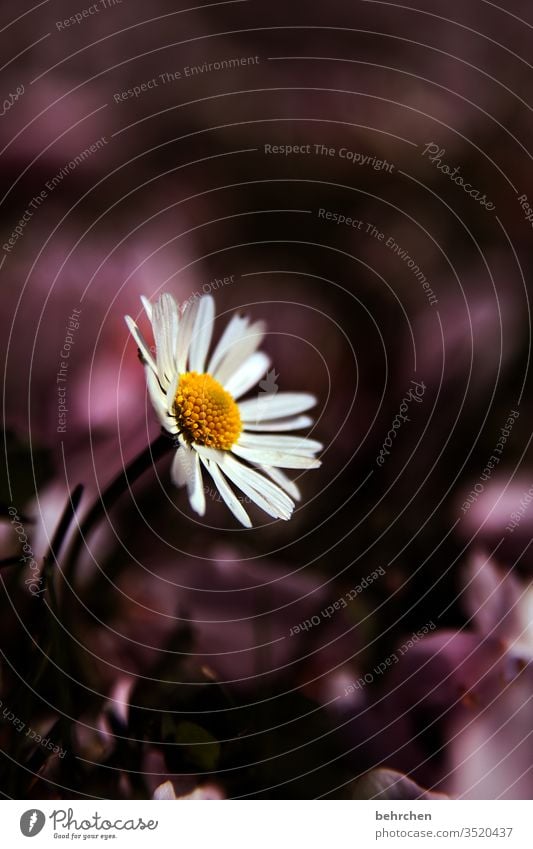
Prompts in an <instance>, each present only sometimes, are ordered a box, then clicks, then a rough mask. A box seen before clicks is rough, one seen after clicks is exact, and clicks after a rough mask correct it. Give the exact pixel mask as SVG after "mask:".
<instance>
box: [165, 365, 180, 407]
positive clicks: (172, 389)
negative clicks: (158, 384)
mask: <svg viewBox="0 0 533 849" xmlns="http://www.w3.org/2000/svg"><path fill="white" fill-rule="evenodd" d="M179 380H180V376H179V373H178V372H176V373H175V374H174V376H173V378H172V380H171V381H170V383H169V384H168V389H167V396H166V407H167V411H168V412H169V413H170V414H171V415H173V414H174V402H175V400H176V393H177V391H178V383H179Z"/></svg>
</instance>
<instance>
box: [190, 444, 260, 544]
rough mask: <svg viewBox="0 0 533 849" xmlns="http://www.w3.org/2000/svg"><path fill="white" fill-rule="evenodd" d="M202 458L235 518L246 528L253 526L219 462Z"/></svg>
mask: <svg viewBox="0 0 533 849" xmlns="http://www.w3.org/2000/svg"><path fill="white" fill-rule="evenodd" d="M201 459H202V463H203V464H204V466H205V467H206V469H207V471H208V472H209V474H210V475H211V477H212V478H213V481H214V484H215V486H216V488H217V489H218V491H219V493H220V495H221V496H222V499H223V500H224V502H225V503H226V505H227V506H228V507H229V509H230V510H231V512H232V513H233V515H234V516H235V518H236V519H238V521H239V522H241V524H242V525H244V527H245V528H251V527H252V522H251V520H250V517H249V515H248V513H247V512H246V510H245V509H244V507H243V506H242V504H241V502H240V501H239V499H238V498H237V496H236V495H235V493H234V492H233V490H232V488H231V487H230V486H229V484H228V483H227V481H226V479H225V478H224V476H223V475H222V473H221V471H220V469H219V468H218V466H217V464H216V463H214V462H213V461H212V460H207V459H205V458H204V457H202V458H201Z"/></svg>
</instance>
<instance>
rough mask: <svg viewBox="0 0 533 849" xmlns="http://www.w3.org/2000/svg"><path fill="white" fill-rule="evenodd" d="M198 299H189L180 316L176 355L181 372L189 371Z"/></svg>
mask: <svg viewBox="0 0 533 849" xmlns="http://www.w3.org/2000/svg"><path fill="white" fill-rule="evenodd" d="M198 301H199V299H198V298H195V299H193V300H192V301H187V303H186V304H185V306H184V307H183V312H182V315H181V318H180V329H179V333H178V353H177V357H176V366H177V369H178V371H179V372H180V374H181V373H183V372H184V371H187V358H188V355H189V348H190V344H191V337H192V332H193V328H194V323H195V320H196V313H197V312H198Z"/></svg>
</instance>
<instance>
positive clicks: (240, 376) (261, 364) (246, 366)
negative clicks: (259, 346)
mask: <svg viewBox="0 0 533 849" xmlns="http://www.w3.org/2000/svg"><path fill="white" fill-rule="evenodd" d="M269 366H270V357H267V355H266V354H265V353H263V352H262V351H257V352H256V353H255V354H252V356H251V357H248V359H247V360H245V361H244V362H243V363H242V365H241V366H240V368H238V369H237V371H236V372H234V374H233V375H232V376H231V377H230V378H229V380H227V381H226V383H225V384H224V388H225V389H227V391H228V392H229V393H230V394H231V395H233V397H234V398H240V397H241V395H244V394H245V393H246V392H248V390H249V389H251V388H252V386H255V385H256V384H257V383H258V382H259V381H260V380H261V378H262V377H263V375H264V374H265V373H266V372H267V371H268V368H269Z"/></svg>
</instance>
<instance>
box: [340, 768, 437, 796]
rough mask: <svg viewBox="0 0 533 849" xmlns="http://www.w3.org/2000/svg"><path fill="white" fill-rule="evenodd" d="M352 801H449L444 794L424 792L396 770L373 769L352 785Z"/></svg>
mask: <svg viewBox="0 0 533 849" xmlns="http://www.w3.org/2000/svg"><path fill="white" fill-rule="evenodd" d="M351 795H352V799H426V800H427V799H447V798H448V796H446V795H445V794H444V793H432V792H431V791H430V790H424V789H423V788H422V787H420V785H419V784H417V783H416V782H415V781H413V780H412V779H410V778H407V776H406V775H403V773H401V772H396V770H395V769H383V768H379V769H373V770H371V772H368V773H366V775H363V776H361V778H358V779H357V780H356V781H354V782H353V784H352V794H351Z"/></svg>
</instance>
